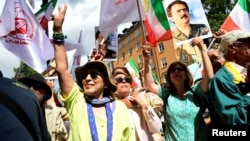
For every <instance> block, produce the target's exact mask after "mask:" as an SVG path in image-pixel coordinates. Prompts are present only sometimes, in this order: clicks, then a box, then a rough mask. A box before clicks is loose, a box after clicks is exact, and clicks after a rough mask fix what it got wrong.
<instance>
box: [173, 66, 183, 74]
mask: <svg viewBox="0 0 250 141" xmlns="http://www.w3.org/2000/svg"><path fill="white" fill-rule="evenodd" d="M175 71H178V72H180V71H184V69H183V68H180V67H177V68H174V69H172V70H171V71H170V72H171V73H173V72H175Z"/></svg>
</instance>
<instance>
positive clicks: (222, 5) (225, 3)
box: [201, 0, 238, 32]
mask: <svg viewBox="0 0 250 141" xmlns="http://www.w3.org/2000/svg"><path fill="white" fill-rule="evenodd" d="M237 2H238V1H237V0H201V3H202V5H203V8H204V10H205V12H206V16H207V19H208V23H209V25H210V28H211V30H212V32H215V31H218V30H219V29H220V26H221V25H222V24H223V22H224V21H225V19H226V18H227V16H228V15H229V14H230V12H231V10H232V9H233V7H234V6H235V4H236V3H237Z"/></svg>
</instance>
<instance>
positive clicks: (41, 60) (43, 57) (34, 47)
mask: <svg viewBox="0 0 250 141" xmlns="http://www.w3.org/2000/svg"><path fill="white" fill-rule="evenodd" d="M9 6H14V7H9ZM4 9H5V10H4V11H3V13H2V16H8V18H9V21H8V23H4V25H5V27H3V29H4V28H9V25H12V24H13V23H15V30H14V31H12V32H10V33H9V34H8V35H6V36H4V37H3V38H1V40H0V46H2V47H4V48H6V49H7V50H9V51H10V52H12V53H13V54H14V55H16V56H17V57H18V58H19V59H20V60H21V61H23V62H24V63H26V64H27V65H29V66H30V67H31V68H33V69H34V70H36V71H37V72H39V73H41V72H42V71H43V70H45V68H46V67H47V65H46V62H47V60H49V59H51V58H53V56H54V49H53V46H52V44H51V42H50V39H49V38H48V36H47V35H46V34H45V32H44V30H43V29H42V27H41V26H40V24H39V23H38V22H37V20H36V18H35V16H34V15H33V13H32V11H31V10H30V9H29V7H28V5H27V4H26V3H25V0H6V4H5V7H4ZM3 22H5V21H3Z"/></svg>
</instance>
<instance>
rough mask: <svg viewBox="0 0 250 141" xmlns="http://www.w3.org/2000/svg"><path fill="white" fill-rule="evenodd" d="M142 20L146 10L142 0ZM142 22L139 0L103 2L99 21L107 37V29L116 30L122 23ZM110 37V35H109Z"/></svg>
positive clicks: (109, 0)
mask: <svg viewBox="0 0 250 141" xmlns="http://www.w3.org/2000/svg"><path fill="white" fill-rule="evenodd" d="M138 3H139V7H140V11H141V12H140V13H141V15H142V20H143V19H144V10H143V6H142V4H141V0H138ZM134 21H140V16H139V11H138V6H137V0H102V1H101V13H100V20H99V29H100V31H101V32H102V34H103V35H105V29H107V28H114V30H112V29H109V30H111V31H115V29H116V28H117V26H118V25H119V24H121V23H128V22H134ZM107 35H109V34H107Z"/></svg>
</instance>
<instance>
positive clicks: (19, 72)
mask: <svg viewBox="0 0 250 141" xmlns="http://www.w3.org/2000/svg"><path fill="white" fill-rule="evenodd" d="M14 72H15V74H16V76H15V79H18V78H22V77H29V76H30V75H32V74H34V73H35V72H36V71H35V70H34V69H32V68H31V67H29V66H28V65H26V64H25V63H23V62H21V63H20V66H19V67H18V68H14Z"/></svg>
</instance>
